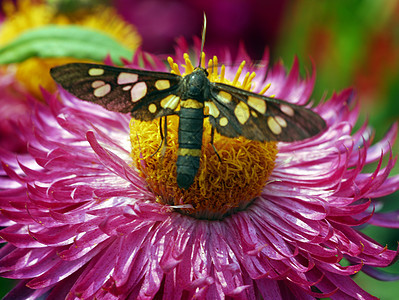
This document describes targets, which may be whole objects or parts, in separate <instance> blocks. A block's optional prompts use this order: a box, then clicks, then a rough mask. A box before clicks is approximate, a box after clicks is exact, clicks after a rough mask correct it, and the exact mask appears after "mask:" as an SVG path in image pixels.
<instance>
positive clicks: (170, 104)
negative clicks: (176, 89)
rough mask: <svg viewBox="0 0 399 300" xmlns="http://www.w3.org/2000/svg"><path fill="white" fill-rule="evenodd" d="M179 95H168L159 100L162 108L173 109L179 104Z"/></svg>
mask: <svg viewBox="0 0 399 300" xmlns="http://www.w3.org/2000/svg"><path fill="white" fill-rule="evenodd" d="M179 102H180V97H178V96H176V95H169V96H168V97H165V98H163V99H162V100H161V107H162V108H170V109H172V110H175V109H176V107H177V106H178V105H179Z"/></svg>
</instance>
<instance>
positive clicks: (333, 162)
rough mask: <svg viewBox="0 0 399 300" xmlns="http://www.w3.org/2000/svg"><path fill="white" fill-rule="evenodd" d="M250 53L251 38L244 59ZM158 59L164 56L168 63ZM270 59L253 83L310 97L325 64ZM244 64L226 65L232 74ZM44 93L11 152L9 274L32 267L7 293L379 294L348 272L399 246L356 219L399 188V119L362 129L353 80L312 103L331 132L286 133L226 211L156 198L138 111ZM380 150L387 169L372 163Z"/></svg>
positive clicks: (299, 98)
mask: <svg viewBox="0 0 399 300" xmlns="http://www.w3.org/2000/svg"><path fill="white" fill-rule="evenodd" d="M180 46H181V47H184V45H182V44H181V45H180ZM184 50H185V49H180V50H179V51H177V52H178V53H177V57H176V59H175V60H176V61H177V62H178V63H179V64H181V63H184V61H183V60H182V56H181V55H180V54H181V53H180V51H184ZM140 55H141V53H137V57H140ZM245 56H246V55H245V53H244V52H242V51H240V53H239V55H238V59H237V61H238V62H240V61H241V59H243V58H244V57H245ZM145 57H146V56H144V58H145ZM153 60H154V61H155V63H154V64H152V68H153V69H156V70H160V71H166V69H165V67H164V66H163V65H162V64H160V63H159V62H158V60H156V58H155V57H154V58H153ZM219 60H220V61H224V62H227V64H229V62H231V60H230V59H229V58H228V57H223V58H220V57H219ZM264 64H265V65H267V60H266V59H265V61H264ZM265 65H264V66H262V67H259V68H257V67H253V66H252V67H251V66H250V67H248V68H246V67H244V73H245V71H247V70H248V71H252V70H255V71H256V72H257V77H255V79H254V83H255V86H256V88H255V91H257V92H259V91H260V89H261V88H262V87H263V86H265V85H266V84H268V83H271V87H270V88H269V90H268V91H267V92H266V95H269V96H270V95H272V94H274V95H275V96H276V98H282V99H285V100H287V101H290V102H292V103H297V104H305V103H306V102H307V101H308V99H309V97H310V94H311V91H312V87H313V84H314V77H311V78H310V79H305V80H302V79H299V78H298V72H299V71H298V64H297V63H295V65H294V66H293V68H292V70H291V71H290V72H289V74H286V72H285V70H284V67H283V66H282V65H281V64H279V65H276V66H275V67H273V68H271V69H269V70H268V72H267V67H266V66H265ZM131 66H132V67H137V66H136V65H135V63H133V64H132V65H131ZM146 68H147V69H150V68H151V66H150V65H148V66H147V67H146ZM266 72H267V76H266V78H264V76H265V75H266ZM234 73H235V69H234V68H232V67H230V68H226V75H225V76H226V78H229V79H230V80H232V79H233V77H234V75H235V74H234ZM44 98H45V99H46V101H47V104H48V106H46V105H44V104H41V103H38V102H34V103H31V105H32V111H33V113H32V115H31V118H30V120H29V124H27V125H24V126H22V127H21V128H20V130H21V133H19V134H20V137H23V139H24V140H25V141H26V142H27V143H28V146H29V147H28V153H27V154H21V155H17V156H16V155H15V154H13V153H11V152H8V151H5V150H4V151H1V152H0V157H1V160H2V162H3V171H2V177H1V179H0V187H1V189H2V190H1V192H0V206H1V208H2V210H1V216H0V225H1V226H3V227H5V228H4V229H2V230H1V231H0V236H1V238H2V239H3V240H4V242H5V243H6V244H5V245H4V246H3V248H1V250H0V257H1V260H0V274H1V275H2V276H3V277H7V278H15V279H20V280H21V282H20V284H19V285H18V286H17V287H16V288H15V289H14V290H13V291H11V292H10V294H9V295H8V296H7V297H6V299H15V298H16V297H17V298H18V297H19V298H21V297H22V298H29V297H30V298H29V299H35V298H38V297H40V296H43V295H45V296H46V297H47V299H61V298H66V299H77V298H79V299H93V298H96V299H152V298H156V297H159V298H160V297H162V299H180V298H182V299H191V298H192V297H197V298H200V299H202V298H204V299H225V298H226V297H227V298H228V297H237V298H238V299H257V298H261V297H263V298H264V299H309V298H312V297H319V298H322V297H331V298H332V299H348V298H351V297H352V298H357V299H370V298H373V297H372V296H371V295H370V294H369V293H367V292H366V291H364V290H363V289H361V288H360V287H359V286H357V285H356V284H355V283H354V282H353V280H352V278H351V277H350V275H353V274H356V273H357V272H359V271H361V270H362V269H364V268H367V270H368V271H369V273H373V271H372V268H374V267H385V266H388V265H389V264H391V263H392V262H393V261H394V259H395V258H396V256H397V253H396V251H392V250H388V249H386V248H385V247H383V246H381V245H380V244H378V243H377V242H375V241H374V240H372V239H371V238H369V237H367V236H365V235H363V234H362V233H360V232H359V231H358V230H357V229H355V228H354V226H357V225H361V224H364V223H366V222H367V221H369V220H370V218H374V216H375V215H377V214H374V216H373V208H372V205H371V203H372V202H370V201H369V199H374V198H378V197H382V196H384V195H387V194H390V193H392V192H393V191H395V190H397V189H398V188H399V183H398V180H399V177H398V176H395V177H390V178H388V175H389V173H390V171H391V169H392V167H393V165H394V163H395V159H393V158H392V153H391V149H390V145H391V144H392V143H393V141H394V138H395V137H396V133H397V127H396V125H395V126H393V127H392V129H391V130H390V131H389V132H388V134H387V136H386V137H385V139H384V140H382V141H380V142H377V143H375V144H374V145H371V130H370V128H368V127H367V126H366V125H365V126H363V127H361V128H360V129H359V130H358V131H357V132H354V133H352V129H353V126H354V124H355V122H356V120H357V113H358V106H357V103H356V102H355V101H354V94H353V91H351V90H345V91H343V92H341V93H338V94H335V95H334V96H333V97H332V98H331V99H330V100H329V101H327V102H325V103H322V104H320V105H318V106H317V107H316V108H314V110H315V111H316V112H317V113H319V114H320V115H321V116H322V117H323V118H324V120H325V121H326V123H327V129H326V131H325V132H323V133H322V134H320V135H318V136H316V137H314V138H310V139H307V140H304V141H300V142H295V143H279V144H278V155H277V158H276V160H275V167H274V169H273V171H272V173H271V175H270V177H269V179H268V181H267V182H266V183H265V185H264V188H263V189H262V191H261V194H260V196H259V197H257V199H255V200H254V201H253V202H252V204H250V205H249V206H248V207H247V208H246V209H244V210H242V211H239V212H235V213H234V214H231V215H230V216H228V217H225V218H223V219H222V220H204V219H196V218H193V217H191V216H187V215H183V214H181V213H179V212H178V211H176V210H175V207H173V206H168V205H163V204H160V203H159V201H157V195H156V194H154V193H153V192H152V191H151V190H150V189H149V188H148V186H147V184H146V181H145V179H143V178H142V177H141V176H140V175H139V172H138V171H137V169H136V168H135V167H134V166H132V158H131V156H130V151H131V149H130V141H129V139H128V136H129V119H130V118H129V116H128V115H122V114H118V113H114V112H109V111H106V110H104V109H102V108H100V107H98V106H95V105H93V104H91V103H87V102H83V101H80V100H77V99H75V98H72V97H71V96H70V95H67V94H66V93H65V92H62V91H61V99H62V102H60V101H58V100H57V98H56V96H55V95H51V94H49V93H47V92H44ZM386 155H387V156H389V158H388V162H387V164H386V166H384V167H383V166H382V164H381V161H382V158H383V157H384V156H386ZM372 162H378V166H377V168H376V170H375V172H373V173H361V171H362V170H363V168H364V167H365V166H366V165H368V164H370V163H372ZM171 196H173V195H171ZM368 209H369V210H368ZM393 213H394V212H393ZM396 215H397V214H396ZM359 216H362V218H359ZM371 220H373V219H371ZM377 223H378V222H377ZM391 225H392V226H396V227H399V226H398V225H399V224H398V221H396V222H395V221H393V222H392V223H391ZM342 258H346V259H347V260H348V261H350V262H351V265H349V266H342V265H341V264H340V262H341V260H342ZM374 275H375V276H378V274H374Z"/></svg>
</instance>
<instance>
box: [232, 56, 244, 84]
mask: <svg viewBox="0 0 399 300" xmlns="http://www.w3.org/2000/svg"><path fill="white" fill-rule="evenodd" d="M244 66H245V60H244V61H242V63H241V64H240V66H239V67H238V70H237V73H236V76H235V77H234V80H233V85H236V84H237V81H238V79H239V78H240V76H241V73H242V69H244Z"/></svg>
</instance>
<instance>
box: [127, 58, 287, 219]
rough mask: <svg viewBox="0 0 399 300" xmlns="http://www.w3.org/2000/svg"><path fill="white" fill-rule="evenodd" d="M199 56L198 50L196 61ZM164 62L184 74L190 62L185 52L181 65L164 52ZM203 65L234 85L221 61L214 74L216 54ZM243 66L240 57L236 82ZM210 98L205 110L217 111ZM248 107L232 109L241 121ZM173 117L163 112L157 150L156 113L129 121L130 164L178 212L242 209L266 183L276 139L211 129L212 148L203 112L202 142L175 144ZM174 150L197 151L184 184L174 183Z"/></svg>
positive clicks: (215, 213) (216, 215)
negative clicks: (197, 146) (191, 173)
mask: <svg viewBox="0 0 399 300" xmlns="http://www.w3.org/2000/svg"><path fill="white" fill-rule="evenodd" d="M204 60H205V55H204V54H203V55H202V56H201V61H204ZM168 62H169V64H170V66H171V68H172V72H173V73H182V74H187V73H189V72H190V70H191V68H192V63H191V61H189V59H188V56H186V55H184V65H182V66H181V67H182V68H183V69H181V71H180V70H179V68H178V66H177V65H176V63H174V61H173V59H171V58H168ZM208 66H209V67H210V72H209V77H208V78H209V80H211V81H214V82H222V81H223V82H224V83H226V84H230V85H233V84H232V81H229V80H228V79H226V78H225V75H224V72H225V67H224V66H223V65H221V68H220V74H218V69H217V66H218V60H217V58H216V57H214V58H213V59H212V60H210V61H209V65H208ZM243 66H244V63H242V64H241V65H240V68H238V71H237V74H236V75H235V78H236V84H235V86H237V87H241V88H242V87H243V85H244V83H240V82H239V81H238V78H239V76H240V74H241V72H242V68H243ZM254 76H255V75H254V73H253V74H250V75H248V76H247V82H246V87H248V86H250V82H251V81H252V79H253V78H254ZM187 103H188V102H187ZM190 103H191V102H190ZM212 104H213V103H212V102H210V100H207V101H206V102H205V106H206V108H205V113H206V114H211V115H213V116H217V117H218V116H219V114H220V112H219V111H218V110H217V109H216V110H215V108H214V107H212ZM180 105H182V106H183V105H186V103H180ZM151 108H152V107H151ZM151 108H149V109H151ZM247 110H248V107H247V106H244V107H240V109H238V110H236V111H235V112H234V113H235V114H236V115H237V117H239V118H240V120H241V122H243V123H245V120H246V119H248V117H249V115H248V112H247ZM279 121H280V120H279ZM220 122H221V123H222V124H221V125H224V126H227V124H228V120H227V119H226V120H224V119H223V118H220ZM224 122H225V123H224ZM226 122H227V123H226ZM161 123H163V122H161ZM178 123H179V117H178V116H177V115H172V116H168V117H167V147H166V150H165V151H164V152H163V151H158V152H156V151H157V149H158V147H159V145H160V144H161V137H160V133H159V132H160V130H159V124H160V122H159V119H156V120H153V121H151V122H142V121H137V120H134V119H132V121H131V122H130V138H131V144H132V152H131V156H132V158H133V161H134V165H135V166H136V167H137V169H138V170H139V172H140V173H141V176H143V177H144V178H145V179H146V181H147V183H148V186H149V188H150V189H151V191H153V193H154V194H155V195H156V197H157V202H158V203H162V204H164V205H170V206H173V207H174V209H175V210H176V211H178V212H180V213H182V214H187V215H190V216H193V217H195V218H201V219H222V218H224V217H226V216H228V215H230V214H233V213H235V212H237V211H239V210H244V209H246V208H247V207H248V205H250V204H251V203H252V201H253V200H254V199H256V197H257V196H259V194H260V192H261V191H262V189H263V187H264V186H265V185H266V184H267V180H268V178H269V176H270V174H271V172H272V170H273V168H274V164H275V163H274V161H275V158H276V155H277V152H278V150H277V143H276V142H267V143H261V142H257V141H252V140H248V139H246V138H244V137H238V138H228V137H225V136H222V135H220V134H218V133H217V132H215V136H214V146H215V148H216V150H217V154H216V153H215V151H214V149H213V148H212V145H211V144H210V141H211V128H212V126H211V124H210V123H209V120H208V118H204V130H203V135H202V148H201V149H200V150H199V149H198V150H195V151H192V149H179V144H178V135H179V133H178ZM282 125H283V124H282ZM282 125H281V126H282ZM178 154H180V155H187V156H195V157H198V156H199V157H200V166H199V169H198V172H197V174H196V176H195V178H194V183H193V184H192V185H191V186H190V187H189V188H188V189H180V188H179V187H178V185H177V179H176V176H177V174H176V169H177V168H176V161H177V156H178ZM218 155H219V156H220V159H221V161H220V160H219V158H218Z"/></svg>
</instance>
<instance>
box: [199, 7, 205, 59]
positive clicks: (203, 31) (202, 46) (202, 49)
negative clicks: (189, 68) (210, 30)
mask: <svg viewBox="0 0 399 300" xmlns="http://www.w3.org/2000/svg"><path fill="white" fill-rule="evenodd" d="M205 33H206V15H205V12H204V25H203V27H202V38H201V52H200V57H199V62H198V67H200V66H201V60H202V53H203V52H204V44H205Z"/></svg>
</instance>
